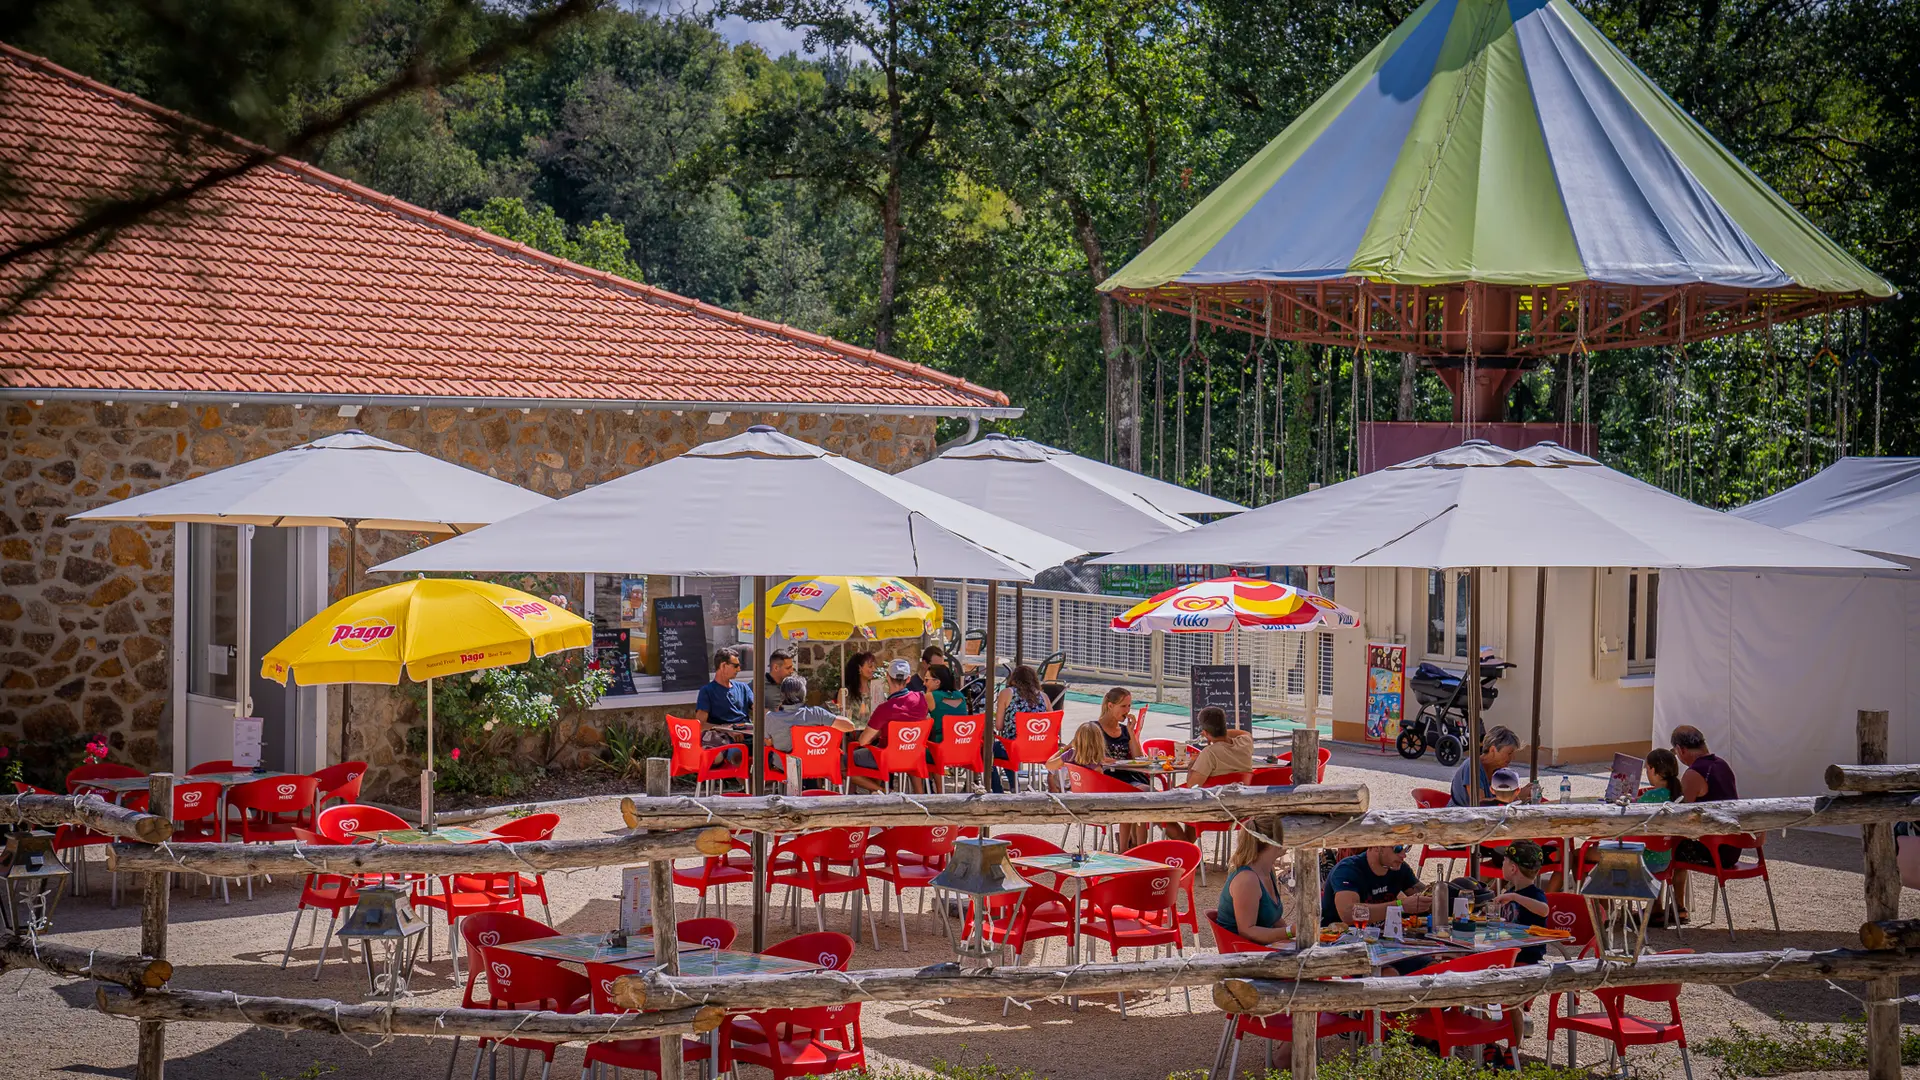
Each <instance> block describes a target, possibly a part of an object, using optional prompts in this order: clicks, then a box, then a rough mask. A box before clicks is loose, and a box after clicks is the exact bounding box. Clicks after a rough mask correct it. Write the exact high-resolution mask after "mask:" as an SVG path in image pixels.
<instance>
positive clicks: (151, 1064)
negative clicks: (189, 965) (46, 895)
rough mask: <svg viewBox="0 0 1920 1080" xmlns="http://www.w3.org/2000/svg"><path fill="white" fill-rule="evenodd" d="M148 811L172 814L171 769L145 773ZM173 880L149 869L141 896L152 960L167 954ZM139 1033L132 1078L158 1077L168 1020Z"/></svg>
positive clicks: (145, 1025)
mask: <svg viewBox="0 0 1920 1080" xmlns="http://www.w3.org/2000/svg"><path fill="white" fill-rule="evenodd" d="M147 812H148V813H150V814H153V815H155V816H157V817H163V818H168V819H171V818H172V817H173V774H172V773H154V774H153V775H152V776H149V777H147ZM172 880H173V875H171V874H166V873H150V874H148V875H147V880H146V887H145V888H144V889H143V890H142V892H141V896H140V951H141V953H143V954H145V955H147V956H150V957H152V958H154V959H155V960H164V959H166V957H167V901H168V896H167V887H168V885H169V884H171V882H172ZM139 1037H140V1047H139V1051H138V1053H137V1054H136V1056H135V1063H134V1072H133V1075H134V1080H160V1078H161V1077H163V1076H165V1075H166V1071H167V1022H166V1021H165V1020H142V1021H140V1036H139Z"/></svg>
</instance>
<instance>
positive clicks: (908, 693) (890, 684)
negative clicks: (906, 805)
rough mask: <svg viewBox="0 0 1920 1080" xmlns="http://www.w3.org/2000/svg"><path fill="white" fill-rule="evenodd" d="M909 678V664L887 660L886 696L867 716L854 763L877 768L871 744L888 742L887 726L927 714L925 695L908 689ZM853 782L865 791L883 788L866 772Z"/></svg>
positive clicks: (917, 784)
mask: <svg viewBox="0 0 1920 1080" xmlns="http://www.w3.org/2000/svg"><path fill="white" fill-rule="evenodd" d="M912 681H913V665H912V664H910V663H908V662H907V661H905V660H901V659H896V660H894V661H892V662H890V663H889V664H887V697H886V700H884V701H882V702H880V703H879V704H878V705H875V706H874V707H873V716H872V717H870V718H869V719H868V720H867V729H866V730H865V731H862V732H861V733H860V739H859V741H858V742H857V743H856V744H855V745H854V748H853V763H854V764H856V765H858V766H860V767H861V768H863V769H872V768H877V767H878V765H879V763H878V761H877V760H876V759H875V757H874V756H873V748H874V747H875V746H885V745H886V744H887V729H888V728H889V727H890V726H892V725H894V724H896V723H899V722H901V721H909V722H911V721H915V720H925V719H926V718H927V695H925V694H922V693H918V692H916V691H914V690H912V689H909V687H908V684H909V683H911V682H912ZM853 782H854V784H855V785H856V786H857V787H859V788H861V789H862V790H865V791H882V790H885V788H886V785H885V784H883V783H881V782H880V781H877V780H874V779H871V778H870V777H865V776H856V777H854V778H853ZM913 783H914V790H915V791H923V790H925V788H924V787H922V785H921V783H920V781H919V780H918V778H915V780H914V782H913Z"/></svg>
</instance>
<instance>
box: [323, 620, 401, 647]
mask: <svg viewBox="0 0 1920 1080" xmlns="http://www.w3.org/2000/svg"><path fill="white" fill-rule="evenodd" d="M394 630H395V627H394V625H393V624H392V623H390V622H388V621H387V620H385V619H380V618H373V619H361V620H360V621H359V622H356V623H352V624H348V623H341V624H340V625H338V626H335V627H334V628H333V636H332V637H331V638H329V639H328V640H327V644H329V645H338V646H340V647H341V648H343V649H347V650H349V651H351V652H359V651H360V650H362V649H371V648H373V647H374V645H375V644H376V643H378V642H382V641H385V640H387V639H388V638H390V637H392V636H393V631H394Z"/></svg>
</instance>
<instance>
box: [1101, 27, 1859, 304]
mask: <svg viewBox="0 0 1920 1080" xmlns="http://www.w3.org/2000/svg"><path fill="white" fill-rule="evenodd" d="M1343 278H1344V279H1354V278H1359V279H1365V280H1369V281H1375V282H1387V283H1395V284H1405V285H1441V284H1448V283H1456V282H1481V283H1487V284H1496V285H1553V284H1559V283H1568V282H1581V281H1590V282H1606V283H1610V284H1616V285H1628V286H1666V287H1672V286H1686V285H1694V284H1707V285H1713V286H1720V287H1726V288H1732V289H1739V290H1777V289H1790V290H1797V291H1807V290H1811V291H1814V292H1819V293H1837V294H1851V295H1853V296H1855V297H1862V298H1864V297H1885V296H1890V295H1892V294H1893V288H1892V286H1890V285H1889V284H1888V283H1887V282H1886V281H1885V280H1883V279H1881V278H1880V277H1879V276H1878V275H1876V274H1874V273H1873V272H1872V271H1871V270H1868V269H1867V268H1866V267H1865V266H1863V265H1861V264H1860V262H1859V261H1858V260H1856V259H1854V258H1853V257H1852V256H1850V255H1848V254H1847V253H1846V252H1845V251H1844V250H1842V249H1841V248H1840V246H1839V245H1837V244H1835V243H1834V242H1833V241H1832V240H1831V239H1829V238H1828V237H1827V236H1826V235H1824V234H1823V233H1821V232H1820V230H1819V229H1817V228H1815V227H1814V226H1813V224H1812V223H1810V222H1808V221H1807V219H1806V218H1804V217H1802V216H1801V215H1800V214H1799V213H1798V212H1797V211H1795V210H1794V209H1793V207H1791V206H1789V205H1788V204H1787V202H1786V201H1785V200H1784V199H1782V198H1781V197H1780V196H1779V195H1778V194H1776V193H1775V192H1774V191H1773V190H1772V189H1771V188H1769V187H1768V186H1767V185H1766V184H1765V183H1764V182H1763V181H1761V180H1760V178H1759V177H1757V176H1755V175H1754V174H1753V172H1752V171H1751V170H1749V169H1747V167H1746V166H1744V165H1742V164H1741V163H1740V161H1739V160H1738V159H1736V158H1735V157H1734V156H1733V154H1731V153H1730V152H1728V150H1727V148H1726V147H1724V146H1722V145H1720V143H1719V142H1718V141H1717V140H1715V139H1714V137H1713V136H1712V135H1710V134H1708V133H1707V131H1706V130H1705V129H1704V128H1702V127H1701V126H1700V125H1699V124H1698V123H1696V122H1695V121H1694V119H1693V118H1692V117H1690V116H1688V115H1687V113H1686V112H1685V111H1684V110H1683V109H1681V108H1680V106H1679V105H1678V104H1676V103H1675V102H1674V101H1673V99H1672V98H1670V97H1668V96H1667V95H1666V94H1665V93H1663V92H1662V91H1661V90H1660V88H1659V87H1658V86H1656V85H1654V83H1653V81H1652V80H1651V79H1649V78H1647V76H1646V74H1645V73H1643V72H1642V71H1640V69H1639V68H1637V67H1635V66H1634V65H1633V63H1632V62H1631V61H1629V60H1628V59H1627V58H1626V56H1625V55H1623V54H1622V53H1621V52H1620V50H1618V49H1616V48H1614V46H1613V44H1612V43H1611V42H1609V41H1608V40H1607V39H1606V38H1605V37H1604V36H1603V35H1602V34H1601V33H1600V32H1599V31H1598V30H1597V29H1595V28H1594V26H1593V25H1592V24H1591V23H1589V22H1588V21H1587V20H1586V19H1585V18H1583V17H1582V16H1581V15H1580V13H1579V12H1578V11H1577V10H1575V9H1574V7H1573V5H1572V4H1571V3H1569V2H1568V0H1427V2H1426V3H1425V4H1423V5H1422V6H1421V7H1420V8H1419V10H1417V11H1415V12H1414V13H1413V15H1412V16H1411V17H1410V18H1408V19H1407V21H1406V22H1405V23H1403V24H1402V25H1401V26H1400V27H1399V28H1398V29H1396V30H1394V32H1393V33H1392V34H1390V35H1388V37H1387V39H1386V40H1385V41H1383V42H1381V43H1380V45H1379V46H1378V47H1376V48H1375V49H1374V50H1373V52H1372V53H1370V54H1369V55H1368V56H1367V58H1366V59H1365V60H1363V61H1361V63H1360V64H1359V66H1357V67H1355V68H1354V69H1353V70H1352V71H1350V72H1348V73H1347V74H1346V76H1345V77H1344V78H1342V79H1341V80H1340V81H1339V82H1338V83H1337V84H1336V85H1335V86H1334V87H1333V89H1331V90H1329V91H1328V92H1327V93H1326V95H1325V96H1323V97H1322V98H1321V99H1320V100H1319V101H1318V102H1316V103H1314V105H1313V106H1312V107H1311V108H1309V109H1307V111H1306V112H1304V113H1303V114H1301V116H1300V117H1299V118H1298V119H1297V120H1295V121H1294V122H1293V124H1292V125H1290V126H1289V127H1288V128H1287V129H1286V130H1285V131H1284V132H1282V133H1281V134H1280V136H1279V137H1278V138H1276V139H1274V140H1273V142H1271V143H1269V144H1268V145H1267V146H1266V147H1265V148H1264V149H1262V150H1261V151H1260V152H1259V153H1258V154H1256V155H1254V157H1253V159H1252V160H1251V161H1249V162H1247V164H1246V165H1244V166H1242V167H1241V168H1240V170H1239V171H1238V172H1236V173H1234V174H1233V175H1232V176H1231V177H1229V178H1228V179H1227V180H1226V182H1225V183H1223V184H1221V185H1220V187H1219V188H1218V189H1216V190H1215V191H1214V192H1213V193H1212V194H1211V195H1209V196H1208V197H1207V198H1206V199H1205V200H1204V201H1202V202H1201V203H1200V205H1198V206H1197V207H1195V208H1194V209H1193V211H1192V212H1191V213H1189V214H1187V215H1186V217H1184V218H1183V219H1181V220H1180V222H1179V223H1178V224H1176V225H1175V226H1174V227H1173V228H1171V229H1169V230H1168V231H1167V232H1166V233H1165V234H1164V235H1162V236H1161V237H1160V238H1159V239H1158V240H1157V241H1155V242H1154V243H1153V244H1152V245H1151V246H1149V247H1148V248H1147V249H1146V250H1145V251H1143V252H1141V253H1140V254H1139V256H1137V257H1136V258H1134V259H1133V260H1132V261H1131V262H1129V263H1128V264H1127V265H1126V266H1125V267H1124V268H1122V269H1121V270H1120V271H1119V272H1118V273H1116V274H1114V275H1113V276H1112V277H1111V278H1109V279H1108V280H1107V281H1106V282H1105V283H1104V284H1103V285H1102V286H1101V288H1102V289H1104V290H1119V291H1134V292H1138V291H1141V290H1162V291H1163V292H1164V291H1166V290H1177V289H1181V288H1182V287H1186V288H1192V289H1196V290H1205V289H1206V288H1207V287H1209V286H1216V287H1217V286H1222V285H1227V284H1230V283H1239V284H1247V283H1271V284H1281V283H1287V282H1295V283H1298V282H1310V281H1328V280H1333V279H1343Z"/></svg>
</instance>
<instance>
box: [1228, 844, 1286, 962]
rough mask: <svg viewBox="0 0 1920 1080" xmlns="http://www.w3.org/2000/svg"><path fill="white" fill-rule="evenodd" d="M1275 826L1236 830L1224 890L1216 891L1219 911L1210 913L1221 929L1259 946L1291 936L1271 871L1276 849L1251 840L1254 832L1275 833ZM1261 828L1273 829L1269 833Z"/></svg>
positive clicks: (1276, 862)
mask: <svg viewBox="0 0 1920 1080" xmlns="http://www.w3.org/2000/svg"><path fill="white" fill-rule="evenodd" d="M1278 824H1279V823H1278V822H1277V821H1273V822H1256V823H1255V828H1253V829H1242V830H1240V833H1239V837H1238V839H1236V840H1235V841H1234V845H1233V858H1231V859H1229V860H1227V887H1226V888H1224V889H1221V890H1220V907H1219V909H1218V910H1217V911H1215V912H1214V918H1215V919H1217V920H1218V921H1219V923H1220V925H1221V927H1222V928H1224V929H1226V930H1229V931H1232V932H1233V933H1236V934H1239V935H1240V936H1241V937H1243V938H1246V939H1247V940H1249V941H1257V942H1259V943H1260V944H1262V945H1271V944H1273V943H1275V942H1279V941H1286V940H1288V939H1289V938H1290V937H1292V934H1291V932H1290V931H1288V929H1287V926H1286V910H1285V908H1283V907H1282V906H1281V904H1280V893H1279V889H1278V886H1276V885H1275V884H1274V871H1275V869H1276V868H1277V867H1278V866H1279V863H1280V848H1279V847H1278V846H1277V845H1274V844H1269V843H1267V842H1266V841H1265V840H1262V839H1260V838H1259V837H1257V836H1255V835H1254V833H1255V831H1259V832H1263V833H1269V834H1270V835H1271V833H1272V832H1274V831H1277V827H1278ZM1262 825H1273V826H1274V827H1275V828H1274V829H1273V830H1269V829H1266V828H1260V826H1262Z"/></svg>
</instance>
